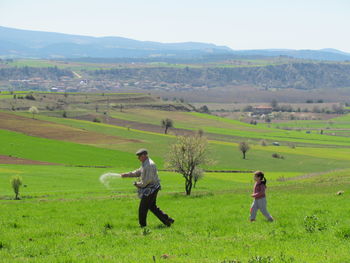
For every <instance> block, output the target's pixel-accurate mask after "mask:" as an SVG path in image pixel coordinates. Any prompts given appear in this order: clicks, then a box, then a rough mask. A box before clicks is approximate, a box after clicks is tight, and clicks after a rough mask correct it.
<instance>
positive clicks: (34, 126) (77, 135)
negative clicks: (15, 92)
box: [0, 112, 138, 144]
mask: <svg viewBox="0 0 350 263" xmlns="http://www.w3.org/2000/svg"><path fill="white" fill-rule="evenodd" d="M0 129H4V130H10V131H15V132H20V133H24V134H27V135H31V136H36V137H42V138H47V139H55V140H62V141H70V142H76V143H84V144H117V143H125V142H138V141H137V140H129V139H125V138H121V137H118V136H111V135H105V134H100V133H97V132H91V131H86V130H82V129H77V128H73V127H69V126H65V125H61V124H56V123H53V122H49V121H42V120H37V119H32V118H27V117H22V116H18V115H15V114H10V113H5V112H0Z"/></svg>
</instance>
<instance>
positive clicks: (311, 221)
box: [304, 215, 327, 233]
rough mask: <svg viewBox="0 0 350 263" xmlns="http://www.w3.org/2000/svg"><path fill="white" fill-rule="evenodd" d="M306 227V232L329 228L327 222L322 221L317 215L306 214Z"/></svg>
mask: <svg viewBox="0 0 350 263" xmlns="http://www.w3.org/2000/svg"><path fill="white" fill-rule="evenodd" d="M304 228H305V230H306V232H309V233H314V232H316V231H322V230H325V229H327V226H326V224H325V223H322V222H320V220H319V219H318V217H317V216H316V215H312V216H305V218H304Z"/></svg>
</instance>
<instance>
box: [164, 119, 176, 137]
mask: <svg viewBox="0 0 350 263" xmlns="http://www.w3.org/2000/svg"><path fill="white" fill-rule="evenodd" d="M162 127H163V128H165V130H164V133H165V134H167V133H168V129H169V128H172V127H174V123H173V121H172V120H171V119H168V118H167V119H164V120H162Z"/></svg>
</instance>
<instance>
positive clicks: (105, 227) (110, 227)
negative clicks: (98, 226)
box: [104, 223, 113, 230]
mask: <svg viewBox="0 0 350 263" xmlns="http://www.w3.org/2000/svg"><path fill="white" fill-rule="evenodd" d="M104 229H105V230H111V229H113V225H112V224H111V223H106V224H104Z"/></svg>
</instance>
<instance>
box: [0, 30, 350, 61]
mask: <svg viewBox="0 0 350 263" xmlns="http://www.w3.org/2000/svg"><path fill="white" fill-rule="evenodd" d="M278 56H287V57H292V58H299V59H311V60H325V61H327V60H328V61H350V53H346V52H342V51H339V50H336V49H321V50H291V49H263V50H233V49H231V48H229V47H226V46H218V45H215V44H210V43H199V42H184V43H159V42H152V41H138V40H133V39H129V38H123V37H91V36H81V35H69V34H62V33H54V32H42V31H32V30H22V29H14V28H8V27H2V26H0V57H2V58H51V59H76V58H106V59H112V58H143V59H145V58H146V59H147V58H150V59H155V58H159V59H162V60H164V59H165V60H166V59H174V58H176V59H182V58H185V59H186V58H203V57H205V58H210V57H218V58H221V59H222V58H237V57H250V58H252V57H278Z"/></svg>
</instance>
